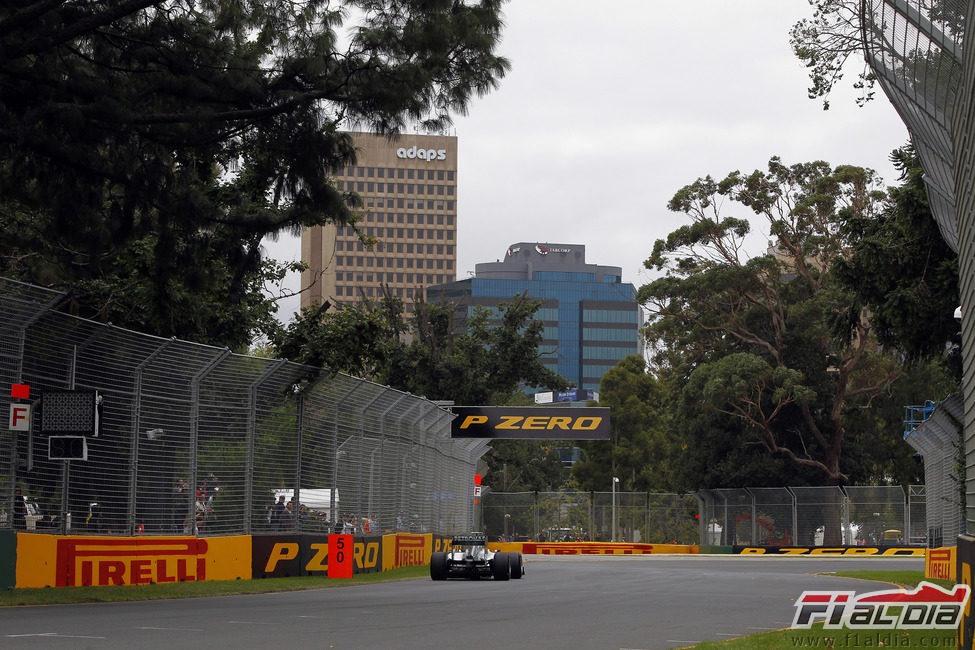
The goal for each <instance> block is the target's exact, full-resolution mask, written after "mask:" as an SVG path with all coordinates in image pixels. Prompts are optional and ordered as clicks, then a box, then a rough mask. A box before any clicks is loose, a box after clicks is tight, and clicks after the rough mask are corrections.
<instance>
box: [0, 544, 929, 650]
mask: <svg viewBox="0 0 975 650" xmlns="http://www.w3.org/2000/svg"><path fill="white" fill-rule="evenodd" d="M847 569H890V570H899V569H910V570H923V569H924V563H923V559H922V558H822V559H819V558H806V557H778V558H773V557H730V556H717V557H715V556H711V557H708V556H642V557H640V556H629V557H618V558H606V557H602V558H593V559H589V558H581V557H566V558H548V557H534V556H532V557H529V558H527V574H526V575H525V577H524V578H523V579H522V580H512V581H510V582H494V581H493V580H481V581H455V580H451V581H448V582H433V581H431V580H410V581H403V582H391V583H382V584H374V585H361V586H349V587H344V588H339V589H321V590H315V591H302V592H292V593H283V594H262V595H248V596H232V597H220V598H199V599H188V600H171V601H149V602H135V603H111V604H90V605H69V606H48V607H18V608H3V609H0V647H3V648H72V649H74V648H160V649H162V648H165V649H166V650H173V649H175V648H206V649H217V648H234V649H237V650H241V649H245V648H262V649H267V650H272V649H277V648H286V647H287V648H337V649H348V648H384V649H386V648H390V649H396V648H402V649H413V648H417V649H419V648H424V649H425V648H463V649H464V650H470V649H471V648H478V650H496V649H501V648H505V649H507V648H531V649H532V650H543V649H548V648H552V649H559V650H566V649H569V648H573V649H574V648H593V649H607V650H610V649H614V648H617V649H618V648H647V649H650V648H675V647H682V646H688V645H693V644H695V643H699V642H701V641H718V640H723V639H728V638H732V637H737V636H744V635H747V634H755V633H758V632H762V631H767V630H774V629H780V628H784V627H788V626H789V625H790V623H791V622H792V617H793V614H794V608H793V603H794V602H795V600H796V598H797V597H798V596H799V595H800V594H801V593H802V591H804V590H807V589H853V590H855V591H857V592H858V593H861V592H864V591H874V590H877V589H880V588H882V587H879V586H878V585H877V583H870V582H858V581H851V580H849V579H842V578H836V577H830V576H819V575H814V574H816V573H820V572H828V571H836V570H847ZM133 588H137V587H133Z"/></svg>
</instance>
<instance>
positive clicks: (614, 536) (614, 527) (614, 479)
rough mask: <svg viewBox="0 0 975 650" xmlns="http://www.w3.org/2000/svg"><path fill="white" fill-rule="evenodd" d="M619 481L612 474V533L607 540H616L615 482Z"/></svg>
mask: <svg viewBox="0 0 975 650" xmlns="http://www.w3.org/2000/svg"><path fill="white" fill-rule="evenodd" d="M619 482H620V480H619V479H618V478H616V477H615V476H614V477H613V534H612V535H611V536H610V540H609V541H611V542H615V541H616V484H617V483H619Z"/></svg>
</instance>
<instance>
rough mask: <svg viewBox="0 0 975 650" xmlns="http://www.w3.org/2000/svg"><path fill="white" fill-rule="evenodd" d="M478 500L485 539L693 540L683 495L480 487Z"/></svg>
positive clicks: (691, 506)
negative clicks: (614, 525) (506, 490)
mask: <svg viewBox="0 0 975 650" xmlns="http://www.w3.org/2000/svg"><path fill="white" fill-rule="evenodd" d="M481 504H482V510H481V515H482V519H483V526H484V531H485V532H486V533H487V535H488V536H489V537H490V538H501V537H504V538H506V539H508V538H510V539H512V540H513V541H529V540H531V541H553V542H555V541H594V542H610V541H617V542H624V541H625V542H637V543H638V542H645V543H652V544H661V543H677V544H697V543H698V537H699V535H698V528H699V526H698V519H697V517H696V515H697V512H698V502H697V499H695V497H694V496H693V495H687V494H684V495H678V494H666V493H654V492H615V493H614V492H493V491H491V490H485V495H484V498H483V499H482V500H481ZM614 522H615V524H616V530H615V534H614V530H613V524H614Z"/></svg>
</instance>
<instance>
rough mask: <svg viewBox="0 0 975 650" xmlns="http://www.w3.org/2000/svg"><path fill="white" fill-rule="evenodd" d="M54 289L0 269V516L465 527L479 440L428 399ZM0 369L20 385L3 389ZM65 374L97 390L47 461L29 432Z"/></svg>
mask: <svg viewBox="0 0 975 650" xmlns="http://www.w3.org/2000/svg"><path fill="white" fill-rule="evenodd" d="M63 299H64V296H63V295H62V294H60V293H58V292H54V291H49V290H46V289H43V288H39V287H35V286H30V285H24V284H22V283H18V282H14V281H11V280H6V279H0V382H2V383H0V387H2V391H3V393H2V395H0V397H2V398H3V400H4V401H5V402H7V403H8V404H9V405H18V406H24V405H27V406H30V407H31V409H32V417H31V418H30V423H29V428H28V429H27V430H25V431H13V430H2V431H0V529H2V528H14V529H19V530H30V531H32V532H51V533H73V534H115V535H133V534H141V533H144V534H153V535H166V534H174V535H183V534H198V535H204V536H206V535H232V534H252V533H263V532H283V531H328V532H355V533H360V534H361V533H379V532H387V531H389V532H394V531H404V532H438V533H443V534H454V533H460V532H468V531H469V529H470V525H471V518H472V516H473V497H472V494H471V489H470V486H471V485H472V482H473V477H474V471H475V464H476V462H477V460H478V458H479V457H480V456H481V455H482V454H483V453H484V451H485V449H486V448H487V444H486V443H485V442H484V441H479V440H451V439H450V419H451V417H452V416H451V414H450V413H449V412H448V411H446V410H444V409H441V408H439V407H438V406H437V405H436V404H434V403H432V402H430V401H428V400H426V399H424V398H421V397H416V396H413V395H410V394H408V393H403V392H401V391H397V390H393V389H391V388H389V387H386V386H380V385H377V384H374V383H371V382H368V381H364V380H361V379H356V378H353V377H350V376H347V375H343V374H338V373H330V372H328V371H321V370H318V369H315V368H311V367H308V366H302V365H299V364H294V363H290V362H286V361H283V360H274V359H264V358H258V357H252V356H246V355H240V354H233V353H231V352H230V351H229V350H225V349H218V348H214V347H210V346H205V345H199V344H195V343H189V342H186V341H179V340H175V339H162V338H157V337H152V336H147V335H144V334H139V333H136V332H132V331H128V330H123V329H120V328H117V327H112V326H110V325H103V324H99V323H95V322H92V321H88V320H84V319H80V318H76V317H73V316H70V315H68V314H65V313H62V312H59V311H57V306H58V304H59V303H60V302H61V301H62V300H63ZM13 384H19V385H27V386H29V391H30V392H29V397H28V398H27V399H23V398H15V397H12V396H11V395H10V387H11V385H13ZM67 389H70V390H76V391H83V390H84V391H97V393H98V395H99V397H100V399H101V406H100V411H101V413H100V425H99V430H98V433H97V436H96V435H89V436H87V437H86V445H87V460H60V459H51V458H49V450H48V436H47V435H44V434H42V433H41V431H40V419H41V417H40V415H41V414H40V409H41V407H42V406H43V402H44V400H43V396H44V394H45V392H48V393H49V394H50V395H53V393H54V391H57V390H67ZM5 408H6V409H7V410H9V406H7V407H5ZM282 496H283V497H284V504H283V506H282V507H280V508H277V507H272V505H273V504H275V502H276V501H278V500H279V499H280V497H282ZM21 497H23V501H21ZM292 499H293V501H294V502H293V503H291V501H292ZM289 503H290V505H289Z"/></svg>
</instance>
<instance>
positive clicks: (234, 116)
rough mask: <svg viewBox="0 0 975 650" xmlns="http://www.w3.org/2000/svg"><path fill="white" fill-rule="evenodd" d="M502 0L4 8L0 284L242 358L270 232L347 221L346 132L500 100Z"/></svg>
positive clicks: (266, 273)
mask: <svg viewBox="0 0 975 650" xmlns="http://www.w3.org/2000/svg"><path fill="white" fill-rule="evenodd" d="M501 4H502V2H501V0H480V1H479V2H473V1H471V2H462V1H460V0H379V1H373V0H368V1H367V0H348V1H346V2H328V3H325V2H317V1H315V2H302V3H293V2H284V1H282V0H263V1H260V2H252V1H250V0H230V1H225V0H221V1H220V2H217V1H214V0H201V1H198V2H192V3H184V2H175V3H173V2H152V1H149V0H130V1H127V2H118V3H105V2H101V1H98V0H68V1H66V2H35V3H28V4H7V5H5V7H4V8H3V9H0V52H2V56H0V197H2V198H0V237H2V242H3V244H4V246H3V253H2V254H0V273H2V274H4V275H8V276H13V277H15V278H17V279H22V280H26V281H30V282H35V283H39V284H42V285H45V286H54V287H58V288H63V289H68V290H70V291H71V293H72V296H73V299H74V303H75V308H76V310H77V312H78V313H80V314H82V315H84V316H90V317H95V318H102V319H106V320H107V319H111V320H113V322H115V323H116V324H119V325H131V326H134V327H138V328H139V329H142V330H145V331H148V332H151V333H156V334H160V335H165V336H179V337H181V338H188V339H194V340H202V341H206V342H209V343H217V344H224V345H232V346H238V345H240V344H242V343H246V342H247V334H248V333H249V331H250V330H252V329H255V328H258V327H259V326H260V325H261V320H262V319H264V321H265V322H266V318H265V317H266V313H267V311H268V310H269V309H270V310H271V311H273V308H272V307H269V306H268V305H267V304H261V300H260V297H261V293H260V290H259V289H260V288H262V287H261V283H262V282H264V281H266V280H274V278H275V277H276V271H275V270H274V269H268V268H267V267H266V266H264V262H265V260H264V259H263V252H262V250H261V247H260V243H261V241H262V239H263V238H264V237H265V236H275V235H276V234H278V233H283V232H292V233H296V232H299V231H300V230H301V228H303V227H306V226H312V225H318V224H323V223H326V222H335V223H340V224H352V223H355V221H356V215H355V212H354V209H355V207H356V206H357V204H358V202H357V200H356V197H355V196H354V195H350V194H344V193H342V192H340V191H338V190H337V189H336V187H335V185H334V184H333V182H332V180H331V178H330V174H331V172H333V171H334V170H336V169H337V168H339V167H341V166H343V165H347V164H351V163H352V162H353V161H354V160H355V151H354V150H353V146H352V142H351V139H350V138H349V137H348V136H347V135H346V134H345V133H343V132H342V131H341V129H343V128H348V127H349V126H350V125H351V126H354V127H362V128H367V129H371V130H374V131H376V132H378V133H382V134H395V133H397V132H399V131H401V130H403V129H406V128H408V127H409V128H413V127H414V126H416V127H418V128H420V129H421V130H440V129H443V128H444V127H446V126H447V125H448V124H449V123H450V116H451V114H454V113H458V112H464V111H465V110H466V109H467V107H468V105H469V103H470V102H471V101H472V100H473V98H474V97H476V96H478V95H480V94H482V93H485V92H487V91H489V90H490V89H492V88H493V87H494V86H495V85H496V84H497V83H498V80H499V79H500V78H501V77H502V76H503V75H504V73H505V71H506V70H507V68H508V63H507V61H505V59H503V58H502V57H500V56H498V55H497V54H496V53H495V52H494V50H495V47H496V46H497V43H498V41H499V38H500V33H501V27H502V22H501V15H500V5H501Z"/></svg>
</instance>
